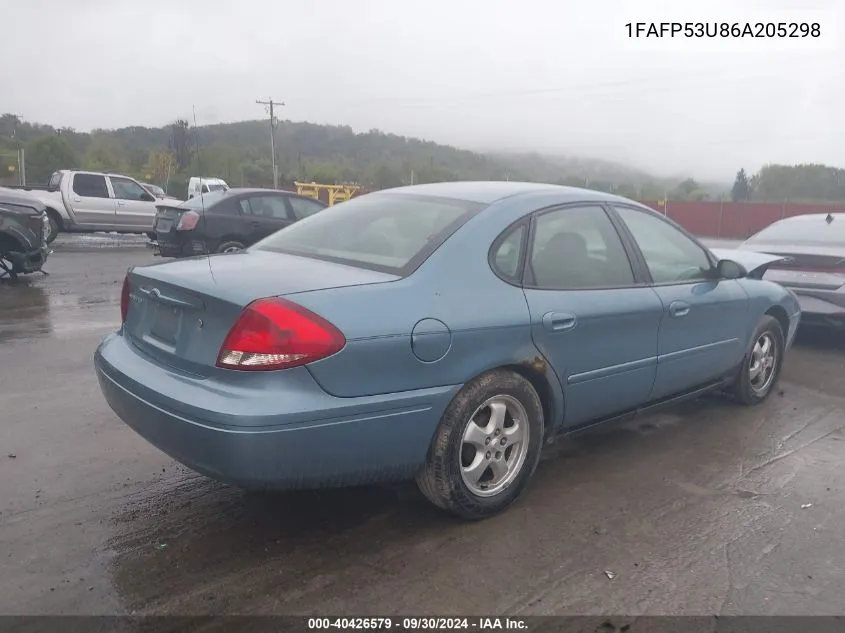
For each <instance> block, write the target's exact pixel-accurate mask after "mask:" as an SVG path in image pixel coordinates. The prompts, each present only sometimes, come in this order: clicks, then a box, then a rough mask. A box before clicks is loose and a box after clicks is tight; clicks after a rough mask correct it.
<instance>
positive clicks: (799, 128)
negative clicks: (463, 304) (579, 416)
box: [0, 0, 845, 179]
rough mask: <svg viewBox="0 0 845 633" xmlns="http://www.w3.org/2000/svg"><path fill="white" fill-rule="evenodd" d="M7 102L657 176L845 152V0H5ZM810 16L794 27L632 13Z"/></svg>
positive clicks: (33, 114) (0, 78)
mask: <svg viewBox="0 0 845 633" xmlns="http://www.w3.org/2000/svg"><path fill="white" fill-rule="evenodd" d="M0 15H2V16H3V19H2V20H0V33H2V37H0V59H2V63H0V112H13V113H15V114H18V115H20V116H22V117H24V118H25V119H27V120H36V121H40V122H44V123H50V124H53V125H57V126H72V127H75V128H77V129H80V130H88V129H91V128H94V127H106V128H110V127H120V126H127V125H147V126H159V125H163V124H167V123H169V122H171V121H172V120H173V119H175V118H177V117H184V118H189V119H190V120H192V119H193V115H192V107H193V106H196V112H197V122H198V124H200V125H203V124H208V123H217V122H225V121H236V120H242V119H254V118H260V117H262V116H264V111H263V110H262V107H261V106H259V105H256V103H255V100H256V99H258V98H262V99H267V98H269V97H272V98H273V99H276V100H281V101H284V102H285V103H286V106H285V107H284V108H283V109H282V111H281V112H280V116H281V117H282V118H286V119H292V120H305V121H313V122H317V123H334V124H346V125H350V126H352V127H353V129H355V130H357V131H366V130H368V129H370V128H374V127H377V128H380V129H382V130H385V131H388V132H394V133H397V134H405V135H409V136H419V137H423V138H427V139H431V140H435V141H438V142H445V143H450V144H454V145H458V146H462V147H467V148H470V149H516V150H537V151H542V152H555V153H561V154H567V155H586V156H594V157H600V158H607V159H611V160H616V161H620V162H625V163H629V164H633V165H636V166H639V167H642V168H644V169H648V170H650V171H652V172H655V173H658V174H660V175H675V174H679V173H692V174H693V175H695V176H696V177H698V178H700V179H730V178H732V176H733V174H734V173H735V172H736V170H737V169H738V168H739V167H745V168H746V170H749V171H756V170H757V169H758V168H759V167H760V166H761V165H762V164H765V163H767V162H781V163H797V162H823V163H827V164H831V165H836V166H839V167H845V44H843V41H845V37H843V35H845V0H732V1H729V0H708V1H707V2H706V3H705V2H691V1H684V2H682V1H681V0H672V1H660V0H627V1H626V0H595V1H593V2H590V1H588V0H298V1H292V0H238V1H237V2H234V1H232V0H167V1H165V0H73V1H65V0H29V2H28V3H24V1H23V0H0ZM702 21H707V22H711V23H712V22H729V23H733V22H742V23H744V22H745V21H750V22H762V23H766V22H798V23H802V22H817V23H819V25H820V31H821V36H820V37H818V38H797V39H772V40H764V39H751V38H744V39H741V40H740V39H733V38H727V39H720V38H716V39H714V38H700V39H688V38H682V37H675V38H668V37H664V38H659V39H658V38H647V39H644V38H629V37H628V33H627V29H626V27H625V24H626V23H629V22H632V23H637V22H644V23H648V22H658V23H659V22H682V23H685V22H702Z"/></svg>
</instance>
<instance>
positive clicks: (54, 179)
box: [47, 171, 62, 189]
mask: <svg viewBox="0 0 845 633" xmlns="http://www.w3.org/2000/svg"><path fill="white" fill-rule="evenodd" d="M61 182H62V172H60V171H57V172H54V173H53V175H52V176H50V182H49V183H48V185H47V186H48V187H49V188H50V189H58V188H59V184H60V183H61Z"/></svg>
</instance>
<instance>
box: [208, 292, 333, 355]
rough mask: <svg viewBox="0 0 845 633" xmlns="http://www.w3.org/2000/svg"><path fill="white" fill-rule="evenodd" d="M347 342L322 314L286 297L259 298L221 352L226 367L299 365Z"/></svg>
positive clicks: (231, 331) (235, 326) (229, 336)
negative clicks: (287, 299) (315, 312)
mask: <svg viewBox="0 0 845 633" xmlns="http://www.w3.org/2000/svg"><path fill="white" fill-rule="evenodd" d="M344 345H346V338H345V337H344V336H343V334H341V332H340V331H339V330H338V329H337V328H336V327H335V326H333V325H332V324H331V323H329V322H328V321H326V320H325V319H324V318H322V317H321V316H319V315H317V314H314V313H313V312H311V311H310V310H306V309H305V308H303V307H302V306H299V305H297V304H295V303H292V302H290V301H286V300H285V299H277V298H272V299H258V300H257V301H253V302H252V303H251V304H249V305H248V306H247V307H246V308H245V309H244V311H243V312H242V313H241V316H240V318H239V319H238V321H237V323H235V325H234V327H232V329H231V330H230V331H229V334H228V335H227V336H226V340H225V341H223V347H221V348H220V353H219V354H218V356H217V366H218V367H223V368H225V369H242V370H269V369H288V368H290V367H298V366H300V365H305V364H307V363H312V362H314V361H315V360H320V359H321V358H326V357H327V356H331V355H332V354H334V353H336V352H338V351H340V350H341V349H342V348H343V346H344Z"/></svg>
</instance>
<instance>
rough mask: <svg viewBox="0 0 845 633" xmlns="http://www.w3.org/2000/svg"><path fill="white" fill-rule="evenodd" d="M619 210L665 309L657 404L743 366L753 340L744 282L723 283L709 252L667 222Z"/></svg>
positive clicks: (655, 393) (637, 211) (653, 215)
mask: <svg viewBox="0 0 845 633" xmlns="http://www.w3.org/2000/svg"><path fill="white" fill-rule="evenodd" d="M613 208H614V210H615V212H616V213H617V214H618V215H619V217H620V218H621V220H622V221H623V223H624V225H625V227H627V229H628V231H630V234H631V236H632V237H633V240H634V242H635V243H636V245H637V247H638V250H639V251H640V253H639V254H638V257H639V256H641V257H642V261H643V263H644V264H645V267H646V268H647V270H648V272H649V274H650V277H651V281H652V287H653V288H654V291H655V292H656V293H657V295H658V296H659V297H660V301H661V302H662V304H663V316H662V319H661V322H660V337H659V346H658V354H657V377H656V379H655V382H654V389H653V390H652V393H651V399H660V398H663V397H665V396H669V395H672V394H675V393H678V392H682V391H686V390H689V389H692V388H693V387H696V386H698V385H703V384H705V383H707V382H708V381H711V380H714V379H716V378H718V377H720V376H721V375H722V374H725V373H726V372H728V371H729V370H731V369H733V368H734V367H735V366H737V365H738V364H739V362H740V361H741V359H742V357H743V355H744V352H745V346H746V342H747V341H746V339H747V338H748V336H750V334H751V333H750V332H749V331H748V317H747V311H748V295H747V294H746V293H745V291H744V290H743V289H742V286H741V285H740V284H739V282H737V281H736V280H734V279H718V278H717V277H716V274H715V263H716V262H715V261H714V260H713V258H712V257H711V255H710V254H709V253H708V252H707V250H706V249H705V248H704V247H703V246H701V245H700V244H698V242H696V241H695V240H694V239H692V238H691V237H689V236H688V235H686V234H685V233H684V232H683V231H681V230H680V229H678V228H677V227H675V226H674V225H673V224H672V223H670V222H669V221H667V220H665V219H664V218H663V217H662V216H660V215H658V214H656V213H653V212H650V211H647V210H645V209H640V208H637V207H627V206H624V205H613Z"/></svg>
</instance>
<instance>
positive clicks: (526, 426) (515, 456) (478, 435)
mask: <svg viewBox="0 0 845 633" xmlns="http://www.w3.org/2000/svg"><path fill="white" fill-rule="evenodd" d="M543 428H544V424H543V406H542V404H541V402H540V397H539V396H538V395H537V392H536V391H535V390H534V387H533V386H532V385H531V383H530V382H528V381H527V380H525V379H524V378H523V377H522V376H520V375H518V374H515V373H513V372H510V371H506V370H495V371H492V372H489V373H487V374H484V375H482V376H479V377H478V378H476V379H475V380H473V381H472V382H471V383H469V384H467V385H466V386H465V387H464V388H463V389H462V390H461V391H460V392H459V393H458V395H457V396H455V398H454V399H453V400H452V402H451V403H450V404H449V406H448V407H447V409H446V412H445V413H444V414H443V417H442V418H441V420H440V425H439V426H438V427H437V431H436V433H435V436H434V439H433V440H432V443H431V446H430V447H429V451H428V457H427V459H426V463H425V466H424V467H423V469H422V471H421V472H420V473H419V474H418V475H417V485H418V486H419V488H420V490H421V492H422V493H423V494H424V495H425V496H426V497H427V498H428V499H429V500H430V501H431V502H432V503H434V504H435V505H436V506H438V507H440V508H442V509H444V510H447V511H449V512H451V513H452V514H455V515H457V516H460V517H462V518H465V519H483V518H486V517H489V516H492V515H494V514H496V513H498V512H500V511H502V510H504V509H505V508H506V507H507V506H509V505H510V504H511V503H513V502H514V501H515V500H516V498H517V497H518V496H519V495H520V494H521V493H522V491H523V490H524V488H525V486H526V484H527V483H528V480H529V479H530V478H531V475H532V474H533V473H534V470H535V469H536V468H537V463H538V461H539V459H540V449H541V448H542V444H543Z"/></svg>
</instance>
